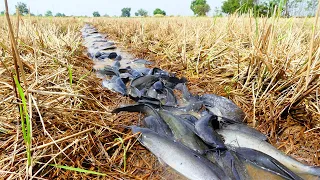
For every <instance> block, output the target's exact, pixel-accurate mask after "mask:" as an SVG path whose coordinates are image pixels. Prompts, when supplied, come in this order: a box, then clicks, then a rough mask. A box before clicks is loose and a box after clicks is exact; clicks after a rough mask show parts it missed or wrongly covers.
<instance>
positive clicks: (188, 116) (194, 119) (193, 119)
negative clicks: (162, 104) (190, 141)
mask: <svg viewBox="0 0 320 180" xmlns="http://www.w3.org/2000/svg"><path fill="white" fill-rule="evenodd" d="M179 117H180V118H182V119H184V120H185V121H188V122H189V123H190V124H192V125H193V126H194V125H195V124H196V122H197V121H198V118H197V117H195V116H193V115H191V114H180V115H179Z"/></svg>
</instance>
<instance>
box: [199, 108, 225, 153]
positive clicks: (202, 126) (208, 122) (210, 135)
mask: <svg viewBox="0 0 320 180" xmlns="http://www.w3.org/2000/svg"><path fill="white" fill-rule="evenodd" d="M212 121H217V119H216V116H213V115H212V114H208V115H206V116H203V117H201V118H200V119H199V120H198V121H197V122H196V123H195V130H196V132H197V135H198V136H199V137H200V138H201V139H202V140H203V141H204V142H206V143H207V144H208V145H210V146H211V147H214V148H216V149H218V150H226V149H227V147H226V146H225V145H224V142H223V140H222V138H221V136H220V135H219V134H218V133H217V132H216V131H215V130H214V128H213V126H212Z"/></svg>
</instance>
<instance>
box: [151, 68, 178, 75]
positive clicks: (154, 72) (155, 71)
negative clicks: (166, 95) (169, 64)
mask: <svg viewBox="0 0 320 180" xmlns="http://www.w3.org/2000/svg"><path fill="white" fill-rule="evenodd" d="M148 74H149V75H155V76H158V77H170V76H172V75H171V74H170V73H168V72H167V71H164V70H162V69H160V68H156V67H155V68H152V69H150V71H149V73H148Z"/></svg>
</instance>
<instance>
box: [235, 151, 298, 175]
mask: <svg viewBox="0 0 320 180" xmlns="http://www.w3.org/2000/svg"><path fill="white" fill-rule="evenodd" d="M233 150H234V151H235V152H236V154H238V155H239V157H241V158H242V159H244V160H246V161H248V162H249V163H251V164H254V165H256V166H258V167H260V168H262V169H264V170H267V171H269V172H272V173H274V174H277V175H279V176H281V177H283V178H285V179H288V180H302V178H300V177H299V176H298V175H296V174H295V173H294V172H292V171H291V170H290V169H288V168H287V167H285V166H284V165H282V164H281V163H280V162H279V161H277V160H276V159H274V158H272V157H271V156H269V155H267V154H265V153H262V152H260V151H257V150H254V149H249V148H234V149H233Z"/></svg>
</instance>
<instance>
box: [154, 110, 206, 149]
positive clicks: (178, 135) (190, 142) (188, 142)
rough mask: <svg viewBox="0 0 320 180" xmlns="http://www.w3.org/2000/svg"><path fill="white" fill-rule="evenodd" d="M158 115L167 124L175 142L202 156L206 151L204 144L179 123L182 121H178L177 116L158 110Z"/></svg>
mask: <svg viewBox="0 0 320 180" xmlns="http://www.w3.org/2000/svg"><path fill="white" fill-rule="evenodd" d="M159 115H160V116H161V118H162V119H163V120H164V121H165V122H166V123H167V124H168V126H169V128H170V129H171V131H172V133H173V136H174V138H175V139H176V140H177V141H179V142H181V143H182V144H183V145H185V146H187V147H189V148H190V149H192V150H194V151H196V152H198V153H199V154H204V153H205V152H206V150H208V147H207V146H206V145H205V143H204V142H203V141H202V140H201V139H200V138H199V137H198V136H197V135H196V134H195V133H194V132H193V131H192V130H190V129H189V128H188V127H187V126H186V125H185V124H184V123H183V122H181V121H184V120H181V119H179V117H178V116H175V115H173V114H172V113H171V112H169V111H166V110H159Z"/></svg>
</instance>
